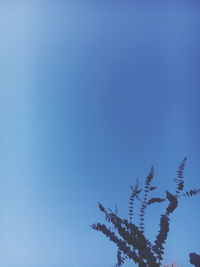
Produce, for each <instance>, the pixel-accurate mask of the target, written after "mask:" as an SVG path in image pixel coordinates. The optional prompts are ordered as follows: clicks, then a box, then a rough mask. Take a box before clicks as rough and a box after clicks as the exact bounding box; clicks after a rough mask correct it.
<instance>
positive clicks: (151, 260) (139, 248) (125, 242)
mask: <svg viewBox="0 0 200 267" xmlns="http://www.w3.org/2000/svg"><path fill="white" fill-rule="evenodd" d="M186 160H187V158H186V157H185V158H184V160H183V161H182V162H181V164H180V165H179V167H178V170H177V177H176V178H175V179H174V182H175V183H176V190H175V193H174V194H172V193H170V192H169V191H167V190H166V195H165V197H163V198H158V197H153V198H149V192H150V191H154V190H156V189H157V187H156V186H152V185H151V183H152V180H153V177H154V168H153V167H152V168H151V170H150V173H149V175H148V176H147V178H146V179H145V184H144V188H139V182H138V180H136V185H135V186H134V187H133V186H130V188H131V195H130V199H129V200H130V202H129V220H127V219H121V218H120V217H119V216H118V214H117V212H116V211H115V212H112V210H110V209H109V211H107V210H106V209H105V208H104V207H103V205H102V204H101V203H100V202H99V203H98V204H99V209H100V211H101V212H103V213H104V216H105V220H106V221H107V222H109V223H111V224H112V225H113V228H114V231H112V230H113V228H111V227H110V226H106V225H105V224H101V223H96V224H92V225H90V226H91V227H92V228H93V229H94V230H97V231H101V232H102V233H103V234H105V235H106V236H107V237H108V238H109V239H110V240H111V241H112V242H114V243H115V244H116V245H117V247H118V250H117V264H115V266H114V267H120V266H122V265H123V264H124V262H125V261H126V260H127V259H128V258H129V259H131V260H133V261H134V262H135V263H137V264H138V266H139V267H146V266H150V267H157V266H161V265H162V260H163V254H164V244H165V242H166V239H167V235H168V232H169V222H170V218H169V216H170V214H171V213H173V212H174V211H175V209H176V208H177V206H178V198H180V197H185V196H187V197H190V196H194V195H197V194H199V193H200V189H193V190H190V191H186V192H184V193H182V191H183V188H184V180H183V172H184V168H185V163H186ZM142 193H143V194H142ZM141 195H143V196H141ZM136 199H137V200H138V201H139V202H140V205H141V207H140V211H139V221H140V222H139V227H138V226H136V225H135V224H134V223H132V218H133V211H134V202H135V200H136ZM164 201H168V206H167V208H166V210H165V212H164V213H163V214H161V216H160V225H159V227H160V229H159V231H158V234H157V236H156V238H155V240H154V242H153V243H152V242H150V240H148V239H147V238H146V236H145V235H144V230H145V224H144V221H145V219H144V216H145V212H146V209H147V207H148V206H149V205H152V204H153V203H161V202H164ZM116 232H117V233H116ZM190 255H191V254H190ZM195 255H196V254H195ZM192 260H193V262H191V261H190V262H191V263H193V264H195V263H194V262H196V261H197V257H196V258H195V257H194V255H193V257H192ZM195 266H200V265H195Z"/></svg>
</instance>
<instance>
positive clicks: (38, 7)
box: [0, 0, 200, 267]
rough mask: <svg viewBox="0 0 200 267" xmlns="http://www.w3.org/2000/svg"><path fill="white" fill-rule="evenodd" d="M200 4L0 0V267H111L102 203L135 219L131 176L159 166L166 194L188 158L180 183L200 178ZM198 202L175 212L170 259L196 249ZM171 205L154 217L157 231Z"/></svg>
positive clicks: (149, 226)
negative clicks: (101, 228) (97, 226)
mask: <svg viewBox="0 0 200 267" xmlns="http://www.w3.org/2000/svg"><path fill="white" fill-rule="evenodd" d="M83 2H84V3H83ZM199 8H200V6H199V3H198V1H195V0H192V1H189V0H188V1H185V0H182V1H178V0H177V1H176V0H175V1H170V0H169V1H167V2H165V3H164V2H163V1H155V0H153V1H143V0H140V1H130V0H127V1H96V0H94V1H82V2H80V1H61V0H60V1H28V2H26V1H15V2H14V1H1V3H0V17H1V18H0V36H1V43H0V58H1V60H0V145H1V149H0V159H1V160H0V167H1V168H0V170H1V172H0V174H1V178H0V236H1V238H0V265H1V266H4V267H54V266H55V267H93V266H94V267H107V266H113V265H114V264H115V263H116V246H115V244H113V243H111V242H110V241H109V240H107V239H106V237H104V236H103V234H101V233H98V232H96V231H94V230H92V229H91V228H90V227H89V225H90V224H92V223H95V222H102V223H104V217H103V215H102V214H101V213H100V211H99V210H98V205H97V204H98V201H101V202H102V204H103V205H104V206H105V207H108V208H114V205H115V204H117V205H118V209H119V215H120V216H122V217H127V216H128V202H129V201H128V200H129V195H130V190H129V184H132V185H134V184H135V181H136V178H138V179H139V181H140V184H141V185H142V184H143V182H144V178H145V177H146V176H147V175H148V173H149V170H150V167H151V165H152V164H153V165H154V167H155V181H154V184H155V185H158V186H159V188H160V190H159V191H158V194H160V196H162V195H163V194H164V192H165V189H169V190H171V192H173V190H174V188H175V185H174V183H173V179H174V178H175V177H176V170H177V167H178V165H179V164H180V162H181V161H182V160H183V158H184V157H185V156H187V157H188V162H187V166H186V169H185V184H186V189H190V188H193V187H198V186H200V176H199V172H198V171H199V159H200V156H199V150H200V142H199V136H200V123H199V114H200V106H199V99H200V91H199V84H200V73H199V70H200V53H199V47H200V35H199V33H200V18H199ZM199 203H200V199H199V196H197V197H194V198H191V199H182V200H181V201H180V205H179V207H178V209H177V210H176V212H175V213H174V214H173V215H172V216H171V229H170V232H169V236H168V240H167V243H166V245H165V248H166V249H165V258H164V262H165V263H168V262H169V261H170V260H173V261H174V262H175V263H176V264H179V265H182V266H184V267H187V266H190V264H189V257H188V254H189V253H190V252H196V253H199V254H200V248H199V236H200V229H199V220H200V214H199ZM164 206H165V205H162V204H160V205H156V204H155V206H154V207H152V208H149V210H148V211H147V213H146V234H147V236H148V237H149V238H150V239H151V238H152V239H154V238H155V236H156V235H157V231H158V226H159V215H160V214H161V213H162V212H163V211H164ZM135 220H136V222H137V216H136V217H135ZM124 266H125V267H129V266H134V264H133V263H131V262H127V263H126V264H125V265H124Z"/></svg>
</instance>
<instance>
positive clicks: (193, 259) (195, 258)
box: [189, 253, 200, 267]
mask: <svg viewBox="0 0 200 267" xmlns="http://www.w3.org/2000/svg"><path fill="white" fill-rule="evenodd" d="M189 256H190V263H191V264H193V265H195V266H196V267H200V255H198V254H196V253H190V255H189Z"/></svg>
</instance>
